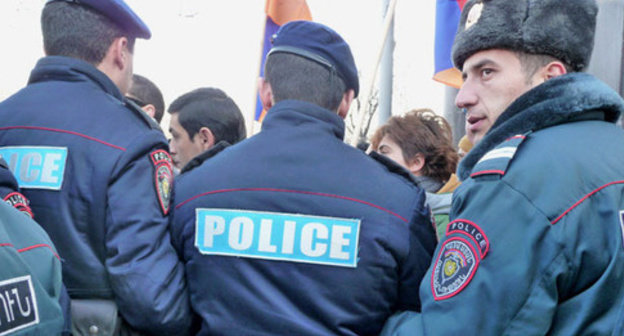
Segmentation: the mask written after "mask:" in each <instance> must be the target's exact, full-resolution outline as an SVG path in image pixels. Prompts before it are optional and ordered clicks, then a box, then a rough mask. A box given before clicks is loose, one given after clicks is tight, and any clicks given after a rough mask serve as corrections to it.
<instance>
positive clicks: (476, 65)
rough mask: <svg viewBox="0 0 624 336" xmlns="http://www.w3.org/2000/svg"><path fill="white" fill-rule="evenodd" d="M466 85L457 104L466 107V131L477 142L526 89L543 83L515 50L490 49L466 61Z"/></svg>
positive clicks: (464, 73) (456, 101)
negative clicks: (524, 66) (529, 71)
mask: <svg viewBox="0 0 624 336" xmlns="http://www.w3.org/2000/svg"><path fill="white" fill-rule="evenodd" d="M462 75H463V77H464V84H463V85H462V87H461V89H460V90H459V93H458V94H457V97H456V98H455V104H456V105H457V107H459V108H464V109H465V111H466V135H467V136H468V139H470V141H471V142H472V143H473V144H477V143H478V142H479V141H481V139H482V138H483V136H485V134H486V133H487V131H488V130H489V129H490V128H491V127H492V125H493V124H494V122H495V121H496V119H498V117H499V116H500V115H501V114H502V113H503V111H505V110H506V109H507V107H509V105H511V103H512V102H513V101H514V100H516V99H517V98H518V97H520V96H521V95H522V94H524V93H525V92H527V91H529V90H530V89H532V88H533V87H535V86H537V85H539V84H541V82H543V81H540V80H539V78H538V74H536V75H535V76H534V77H533V78H532V79H531V80H530V81H528V80H527V78H526V75H525V73H524V72H523V70H522V66H521V63H520V59H519V58H518V56H516V54H515V53H513V52H511V51H508V50H502V49H490V50H484V51H480V52H477V53H475V54H473V55H472V56H470V57H469V58H468V59H467V60H466V61H465V62H464V69H463V72H462Z"/></svg>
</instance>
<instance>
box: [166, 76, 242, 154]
mask: <svg viewBox="0 0 624 336" xmlns="http://www.w3.org/2000/svg"><path fill="white" fill-rule="evenodd" d="M168 112H169V113H170V114H174V113H178V121H179V123H180V125H181V126H182V127H183V128H184V130H186V132H187V133H188V135H189V137H191V138H192V137H193V136H195V134H197V132H199V130H200V129H201V128H202V127H208V128H209V129H210V131H211V132H212V134H213V135H214V137H215V142H219V141H221V140H224V141H227V142H228V143H230V144H231V145H233V144H235V143H237V142H239V141H241V140H243V139H245V138H246V137H247V131H246V128H245V119H244V118H243V114H242V113H241V111H240V109H239V108H238V106H237V105H236V103H234V100H232V98H230V97H229V96H228V95H227V94H225V92H223V91H222V90H220V89H217V88H199V89H195V90H193V91H191V92H188V93H185V94H183V95H182V96H180V97H178V98H177V99H176V100H174V101H173V102H172V103H171V105H169V109H168Z"/></svg>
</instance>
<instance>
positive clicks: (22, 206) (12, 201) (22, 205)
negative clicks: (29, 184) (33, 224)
mask: <svg viewBox="0 0 624 336" xmlns="http://www.w3.org/2000/svg"><path fill="white" fill-rule="evenodd" d="M4 201H5V202H7V203H8V204H9V205H10V206H12V207H14V208H15V209H17V210H19V211H21V212H23V213H24V214H26V215H28V216H30V218H33V217H34V216H33V212H32V210H31V209H30V205H29V204H30V202H29V201H28V198H26V196H24V195H22V194H21V193H18V192H12V193H10V194H8V195H6V197H4Z"/></svg>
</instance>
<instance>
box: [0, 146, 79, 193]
mask: <svg viewBox="0 0 624 336" xmlns="http://www.w3.org/2000/svg"><path fill="white" fill-rule="evenodd" d="M0 157H1V158H3V159H4V160H5V161H6V162H7V163H8V164H9V169H10V170H11V172H13V175H15V179H16V180H17V184H18V185H19V187H20V188H31V189H49V190H61V187H62V186H63V177H64V176H65V166H66V164H67V147H45V146H14V147H2V148H0Z"/></svg>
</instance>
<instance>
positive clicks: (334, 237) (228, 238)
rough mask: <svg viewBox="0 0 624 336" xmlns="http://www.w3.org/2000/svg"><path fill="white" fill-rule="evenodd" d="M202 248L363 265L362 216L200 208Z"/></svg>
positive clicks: (197, 221)
mask: <svg viewBox="0 0 624 336" xmlns="http://www.w3.org/2000/svg"><path fill="white" fill-rule="evenodd" d="M195 212H196V214H195V216H196V217H195V247H197V249H198V250H199V252H200V253H202V254H207V255H211V254H212V255H226V256H236V257H245V258H258V259H269V260H283V261H289V262H297V263H310V264H322V265H331V266H340V267H353V268H355V267H357V260H358V258H357V252H358V243H359V235H360V220H358V219H346V218H334V217H321V216H311V215H300V214H288V213H275V212H261V211H248V210H231V209H201V208H200V209H195Z"/></svg>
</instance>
